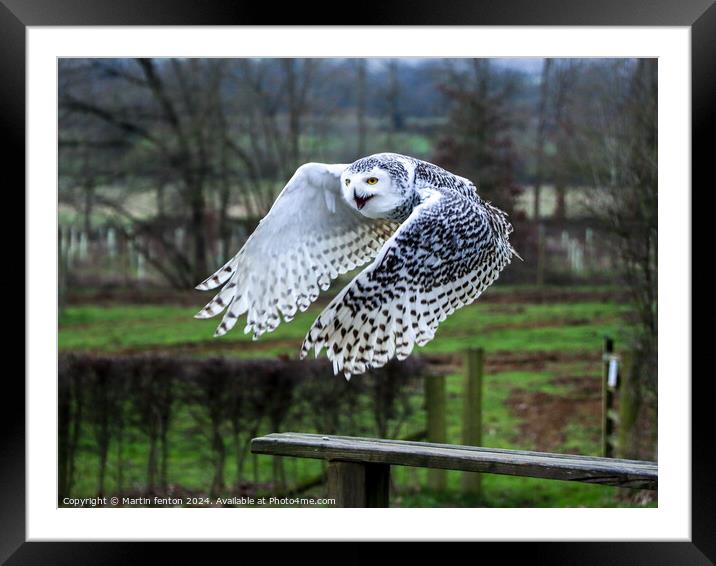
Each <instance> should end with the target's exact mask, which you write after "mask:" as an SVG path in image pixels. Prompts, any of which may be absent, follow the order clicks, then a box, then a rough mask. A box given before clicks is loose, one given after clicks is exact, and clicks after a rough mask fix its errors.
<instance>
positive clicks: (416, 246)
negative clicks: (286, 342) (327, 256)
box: [301, 189, 513, 378]
mask: <svg viewBox="0 0 716 566" xmlns="http://www.w3.org/2000/svg"><path fill="white" fill-rule="evenodd" d="M420 193H421V199H422V200H421V203H420V204H419V205H418V206H416V207H415V209H414V210H413V212H412V214H411V215H410V216H409V217H408V219H407V220H405V222H404V223H403V224H402V225H401V226H400V228H398V230H397V231H396V232H395V234H394V235H393V236H392V237H391V238H390V239H389V240H388V242H387V243H386V244H385V246H384V247H383V249H382V250H381V252H380V254H378V256H377V257H376V259H375V260H374V261H373V263H371V265H369V266H368V267H366V268H365V269H364V270H363V271H362V272H361V273H360V274H359V275H358V276H357V277H356V278H355V279H353V281H352V282H351V283H350V284H349V285H347V286H346V287H345V288H344V289H343V290H342V291H341V292H340V293H339V294H338V295H337V296H336V297H335V299H334V300H333V301H332V302H331V303H330V304H329V305H328V307H326V309H325V310H324V311H323V312H322V313H321V315H320V316H319V317H318V318H317V319H316V321H315V322H314V324H313V327H312V328H311V330H310V331H309V332H308V335H307V336H306V339H305V340H304V343H303V347H302V349H301V357H302V358H304V357H305V356H306V355H307V354H308V352H309V351H310V350H311V349H313V350H314V351H315V353H316V356H318V354H319V353H320V351H321V349H323V348H324V347H325V348H326V355H327V356H328V358H329V359H331V360H332V361H333V369H334V371H335V372H336V373H338V372H339V371H342V372H343V373H344V374H345V375H346V378H349V377H350V375H351V374H360V373H363V372H365V371H366V370H367V369H369V368H372V367H373V368H375V367H381V366H383V365H384V364H386V363H387V362H388V360H390V359H391V358H393V357H394V356H395V357H397V358H398V359H405V358H406V357H408V355H410V353H411V352H412V350H413V346H414V345H415V344H418V345H419V346H423V345H425V344H427V343H428V342H429V341H430V340H432V339H433V337H434V335H435V330H436V329H437V327H438V324H440V322H442V321H443V320H445V318H446V317H447V316H449V315H450V314H452V313H453V312H454V311H455V310H456V309H459V308H460V307H462V306H464V305H467V304H470V303H472V302H473V301H474V300H475V299H477V298H478V297H479V296H480V294H481V293H482V292H483V291H484V290H485V289H486V288H487V287H488V286H489V285H490V284H491V283H492V282H493V281H494V280H495V279H496V278H497V276H498V275H499V273H500V271H501V270H502V269H503V268H504V267H505V265H507V264H508V263H509V262H510V260H511V258H512V254H513V250H512V247H511V246H510V244H509V241H508V235H509V233H510V232H511V231H512V227H511V226H510V224H509V223H508V222H507V220H506V218H505V214H504V213H502V212H501V211H499V210H498V209H496V208H494V207H492V206H491V205H489V204H488V203H485V202H483V201H481V200H479V199H478V198H472V197H470V196H466V195H463V194H459V193H457V192H455V191H450V190H446V189H427V190H421V191H420Z"/></svg>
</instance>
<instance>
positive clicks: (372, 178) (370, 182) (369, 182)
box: [365, 177, 378, 185]
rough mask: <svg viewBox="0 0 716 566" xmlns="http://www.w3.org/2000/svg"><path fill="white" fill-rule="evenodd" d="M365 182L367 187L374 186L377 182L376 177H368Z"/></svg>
mask: <svg viewBox="0 0 716 566" xmlns="http://www.w3.org/2000/svg"><path fill="white" fill-rule="evenodd" d="M365 182H366V183H368V184H369V185H375V184H376V183H377V182H378V177H368V178H367V179H366V180H365Z"/></svg>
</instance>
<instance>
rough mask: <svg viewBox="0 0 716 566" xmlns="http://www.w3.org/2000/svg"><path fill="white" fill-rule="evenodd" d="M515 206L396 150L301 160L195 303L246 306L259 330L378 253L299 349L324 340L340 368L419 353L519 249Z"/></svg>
mask: <svg viewBox="0 0 716 566" xmlns="http://www.w3.org/2000/svg"><path fill="white" fill-rule="evenodd" d="M511 232H512V226H511V225H510V223H509V222H508V220H507V215H506V214H505V213H504V212H503V211H501V210H499V209H498V208H496V207H494V206H492V205H491V204H490V203H488V202H485V201H484V200H482V199H481V198H480V196H479V195H478V194H477V191H476V187H475V185H474V184H473V183H472V182H471V181H469V180H468V179H465V178H463V177H459V176H457V175H454V174H452V173H450V172H448V171H446V170H444V169H442V168H440V167H438V166H437V165H433V164H432V163H427V162H425V161H420V160H418V159H414V158H412V157H407V156H404V155H398V154H395V153H379V154H376V155H371V156H369V157H364V158H362V159H359V160H358V161H355V162H354V163H352V164H324V163H307V164H305V165H302V166H301V167H299V168H298V170H297V171H296V173H295V174H294V175H293V177H291V180H290V181H289V182H288V184H287V185H286V186H285V187H284V189H283V191H281V194H279V196H278V198H277V199H276V202H274V204H273V206H272V207H271V210H270V211H269V213H268V214H267V215H266V216H265V217H264V218H263V219H262V220H261V222H260V223H259V225H258V227H257V228H256V230H255V231H254V233H253V234H251V236H250V237H249V239H248V240H247V241H246V243H245V244H244V246H243V247H242V248H241V250H239V252H238V253H237V254H236V255H235V256H234V257H233V258H232V259H231V260H230V261H229V262H228V263H227V264H226V265H224V266H223V267H222V268H221V269H219V270H218V271H217V272H216V273H215V274H214V275H212V276H211V277H209V278H208V279H206V280H205V281H204V282H202V283H201V284H199V285H198V286H197V287H196V288H197V289H200V290H208V289H214V288H216V287H219V286H220V285H223V288H222V289H221V291H219V293H218V294H217V295H216V296H215V297H214V298H213V299H212V300H211V301H210V302H209V303H208V304H207V305H206V306H205V307H204V308H203V309H202V310H201V311H199V312H198V313H197V314H196V318H209V317H212V316H215V315H217V314H219V313H221V312H223V311H224V310H225V311H226V313H225V314H224V317H223V319H222V321H221V324H220V325H219V327H218V328H217V330H216V334H215V336H222V335H223V334H225V333H226V332H228V331H229V330H230V329H231V328H233V326H234V325H235V324H236V321H237V320H238V319H239V317H240V316H242V315H243V314H246V323H247V324H246V328H245V330H244V332H246V333H248V332H252V333H253V336H254V339H256V338H258V337H259V336H261V335H262V334H264V333H266V332H271V331H272V330H275V329H276V327H277V326H278V325H279V323H280V322H281V319H282V318H283V320H284V322H289V321H290V320H291V319H292V318H293V317H294V316H295V315H296V312H297V311H298V310H300V311H305V310H306V309H307V308H308V307H309V306H310V304H311V303H312V302H313V301H315V300H316V299H317V298H318V294H319V293H320V291H325V290H326V289H328V287H329V286H330V284H331V280H332V279H335V278H336V277H338V275H340V274H343V273H346V272H348V271H351V270H353V269H355V268H356V267H358V266H360V265H364V264H366V263H368V262H371V263H370V264H369V265H368V266H367V267H366V268H365V269H363V270H362V271H361V272H360V273H359V274H358V275H357V276H356V277H354V278H353V280H352V281H351V282H350V283H349V284H348V285H346V286H345V287H344V288H343V289H341V291H340V292H339V293H338V294H337V295H336V297H335V298H334V299H333V300H332V301H331V302H330V304H329V305H328V306H327V307H326V308H325V309H324V310H323V312H322V313H321V314H320V315H319V316H318V318H317V319H316V321H315V322H314V323H313V326H312V327H311V329H310V330H309V332H308V334H307V335H306V338H305V340H304V341H303V346H302V347H301V358H302V359H303V358H305V357H306V355H307V354H308V352H309V351H310V350H314V351H315V355H316V356H318V355H319V354H320V352H321V350H322V349H323V348H325V349H326V355H327V356H328V358H329V359H330V360H331V361H332V362H333V370H334V372H335V373H338V372H343V374H344V375H345V376H346V378H347V379H349V378H350V376H351V374H361V373H363V372H365V371H366V370H368V369H370V368H377V367H381V366H383V365H385V364H386V363H387V362H388V360H390V359H391V358H393V357H397V358H398V359H399V360H402V359H405V358H406V357H408V356H409V355H410V353H411V352H412V350H413V346H414V345H415V344H417V345H418V346H423V345H425V344H427V343H428V342H429V341H430V340H432V339H433V337H434V336H435V330H436V329H437V327H438V324H440V323H441V322H442V321H443V320H445V318H446V317H448V316H449V315H450V314H452V313H453V312H454V311H455V310H456V309H459V308H460V307H462V306H464V305H468V304H470V303H472V302H473V301H474V300H475V299H477V298H478V297H479V296H480V294H481V293H482V292H483V291H484V290H485V289H486V288H487V287H488V286H489V285H490V284H491V283H492V282H493V281H494V280H495V279H497V276H498V275H499V274H500V271H502V269H503V268H504V267H505V265H507V264H508V263H510V261H511V259H512V256H513V254H514V255H517V254H516V253H515V251H514V250H513V248H512V246H511V245H510V243H509V240H508V238H509V234H510V233H511Z"/></svg>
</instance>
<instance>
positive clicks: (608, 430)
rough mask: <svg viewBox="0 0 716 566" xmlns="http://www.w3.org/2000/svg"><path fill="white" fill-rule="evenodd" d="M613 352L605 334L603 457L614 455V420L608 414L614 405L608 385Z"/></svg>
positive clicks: (603, 361)
mask: <svg viewBox="0 0 716 566" xmlns="http://www.w3.org/2000/svg"><path fill="white" fill-rule="evenodd" d="M613 353H614V340H612V339H611V338H610V337H609V336H605V337H604V347H603V349H602V456H604V457H605V458H613V457H614V439H613V438H612V435H613V434H614V421H613V420H612V418H611V415H610V412H611V411H612V410H613V407H614V393H613V391H612V388H611V387H609V363H610V358H611V356H612V354H613Z"/></svg>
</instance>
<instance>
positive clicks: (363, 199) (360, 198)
mask: <svg viewBox="0 0 716 566" xmlns="http://www.w3.org/2000/svg"><path fill="white" fill-rule="evenodd" d="M374 196H375V195H359V194H358V193H353V199H354V200H355V201H356V206H357V207H358V210H360V209H362V208H363V207H364V206H365V203H367V202H368V201H369V200H370V199H372V198H373V197H374Z"/></svg>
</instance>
